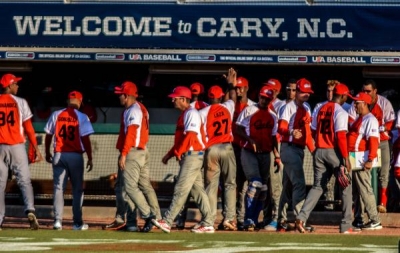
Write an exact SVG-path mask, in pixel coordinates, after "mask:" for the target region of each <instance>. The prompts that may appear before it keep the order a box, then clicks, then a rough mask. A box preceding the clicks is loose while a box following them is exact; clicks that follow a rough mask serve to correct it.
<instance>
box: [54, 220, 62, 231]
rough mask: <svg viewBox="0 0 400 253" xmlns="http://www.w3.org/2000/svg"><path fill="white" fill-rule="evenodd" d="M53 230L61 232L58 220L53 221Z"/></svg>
mask: <svg viewBox="0 0 400 253" xmlns="http://www.w3.org/2000/svg"><path fill="white" fill-rule="evenodd" d="M53 229H54V230H62V225H61V221H60V220H55V221H54V224H53Z"/></svg>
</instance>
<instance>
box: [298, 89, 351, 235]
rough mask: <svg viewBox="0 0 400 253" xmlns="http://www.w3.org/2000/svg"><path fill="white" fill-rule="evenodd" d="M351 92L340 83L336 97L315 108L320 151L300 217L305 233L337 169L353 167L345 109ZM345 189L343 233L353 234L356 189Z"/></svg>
mask: <svg viewBox="0 0 400 253" xmlns="http://www.w3.org/2000/svg"><path fill="white" fill-rule="evenodd" d="M348 95H349V89H348V88H347V86H346V85H345V84H341V83H339V84H337V85H336V86H335V88H334V89H333V97H332V99H331V100H330V101H327V102H325V103H323V104H321V106H320V107H319V108H318V109H317V110H316V111H315V113H314V117H313V119H312V123H311V129H312V131H313V135H314V139H315V146H316V150H315V152H314V156H313V167H314V184H313V187H312V188H311V190H310V191H309V192H308V195H307V198H306V201H305V202H304V204H303V207H302V208H301V210H300V212H299V214H298V215H297V216H296V228H297V230H298V231H299V232H300V233H304V232H305V228H304V224H305V222H306V221H307V219H308V217H309V216H310V214H311V211H312V210H313V209H314V208H315V206H316V205H317V203H318V200H319V199H320V197H321V195H322V194H323V193H324V191H326V187H327V184H328V182H329V181H330V179H331V177H332V174H333V173H334V171H335V170H338V169H339V167H340V166H341V165H344V166H346V168H347V169H348V170H351V167H350V162H349V158H348V155H349V153H348V151H347V138H346V134H347V131H348V118H349V116H348V114H347V112H346V111H345V110H344V109H343V108H342V106H343V104H344V103H345V102H346V100H347V97H348ZM341 190H342V192H341V193H342V194H341V196H342V222H341V223H340V232H341V233H353V232H354V231H353V228H352V225H351V222H352V220H351V215H352V209H351V208H352V191H351V190H352V189H351V187H346V188H344V189H343V188H341Z"/></svg>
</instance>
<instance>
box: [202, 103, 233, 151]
mask: <svg viewBox="0 0 400 253" xmlns="http://www.w3.org/2000/svg"><path fill="white" fill-rule="evenodd" d="M234 110H235V103H234V102H233V101H232V100H228V101H226V102H225V103H223V104H213V105H209V106H207V107H206V108H204V109H202V110H200V111H199V113H200V117H201V120H202V122H203V127H204V132H205V134H206V141H207V144H206V148H209V147H211V146H212V145H215V144H220V143H225V142H232V141H233V135H232V118H233V113H234Z"/></svg>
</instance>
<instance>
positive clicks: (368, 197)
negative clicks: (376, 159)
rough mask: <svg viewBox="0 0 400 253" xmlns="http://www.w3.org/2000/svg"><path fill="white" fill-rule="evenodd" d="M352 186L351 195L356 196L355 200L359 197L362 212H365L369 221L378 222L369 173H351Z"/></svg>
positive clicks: (360, 171)
mask: <svg viewBox="0 0 400 253" xmlns="http://www.w3.org/2000/svg"><path fill="white" fill-rule="evenodd" d="M353 184H354V187H353V194H354V196H357V198H358V197H361V200H362V204H363V205H362V207H363V210H365V211H366V212H367V214H368V216H369V219H370V220H372V221H375V222H380V218H379V216H378V210H377V208H376V199H375V194H374V190H373V189H372V184H371V171H369V170H368V171H367V170H358V171H353ZM358 219H359V220H362V218H360V217H358Z"/></svg>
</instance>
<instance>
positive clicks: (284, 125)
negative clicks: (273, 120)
mask: <svg viewBox="0 0 400 253" xmlns="http://www.w3.org/2000/svg"><path fill="white" fill-rule="evenodd" d="M278 133H279V134H280V135H290V132H289V123H288V122H287V121H286V120H279V121H278Z"/></svg>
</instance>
